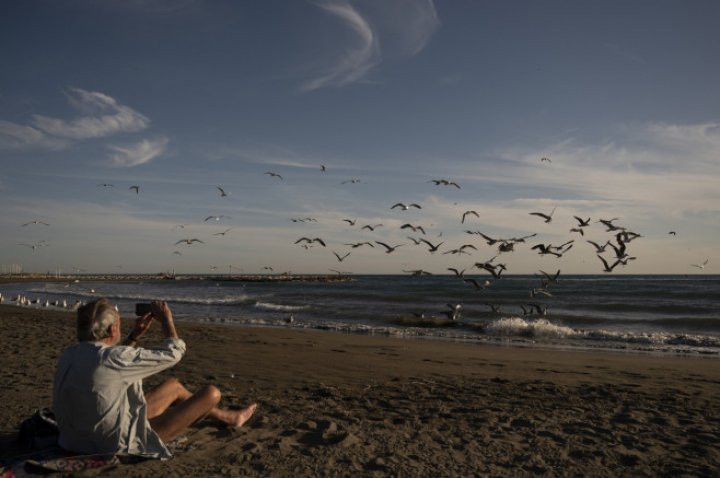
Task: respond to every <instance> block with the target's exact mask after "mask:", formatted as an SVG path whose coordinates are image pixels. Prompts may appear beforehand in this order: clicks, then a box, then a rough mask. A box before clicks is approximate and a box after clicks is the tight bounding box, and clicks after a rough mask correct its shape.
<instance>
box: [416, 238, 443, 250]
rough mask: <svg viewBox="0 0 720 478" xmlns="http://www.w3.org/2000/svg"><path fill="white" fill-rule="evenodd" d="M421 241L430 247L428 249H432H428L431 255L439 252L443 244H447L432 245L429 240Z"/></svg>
mask: <svg viewBox="0 0 720 478" xmlns="http://www.w3.org/2000/svg"><path fill="white" fill-rule="evenodd" d="M420 241H421V242H424V243H425V244H427V245H428V247H429V248H430V249H428V251H429V252H430V254H432V253H434V252H437V250H438V248H439V247H440V246H442V245H443V244H445V242H439V243H437V244H433V243H431V242H430V241H428V240H427V239H422V238H421V239H420Z"/></svg>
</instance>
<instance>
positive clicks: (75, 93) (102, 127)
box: [33, 88, 150, 140]
mask: <svg viewBox="0 0 720 478" xmlns="http://www.w3.org/2000/svg"><path fill="white" fill-rule="evenodd" d="M67 95H68V99H69V101H70V104H71V105H73V106H74V107H75V108H76V109H78V110H80V111H84V112H88V113H91V114H93V115H91V116H83V117H80V118H76V119H73V120H69V121H68V120H64V119H60V118H51V117H49V116H43V115H35V116H34V117H33V126H34V127H35V128H36V129H38V130H40V131H42V132H44V133H46V134H48V135H51V136H54V137H59V138H68V139H74V140H82V139H90V138H101V137H105V136H110V135H113V134H117V133H123V132H130V133H134V132H137V131H141V130H144V129H146V128H147V127H148V126H149V125H150V120H149V119H148V118H147V117H145V116H144V115H142V114H140V113H138V112H137V111H135V110H134V109H132V108H130V107H128V106H124V105H121V104H119V103H118V102H117V101H116V100H115V99H114V98H112V97H110V96H108V95H105V94H103V93H98V92H95V91H85V90H82V89H80V88H71V89H69V90H68V92H67Z"/></svg>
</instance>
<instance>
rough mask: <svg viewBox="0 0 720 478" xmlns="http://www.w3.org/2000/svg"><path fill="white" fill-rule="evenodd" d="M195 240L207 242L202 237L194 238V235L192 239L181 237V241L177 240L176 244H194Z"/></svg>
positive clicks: (201, 242)
mask: <svg viewBox="0 0 720 478" xmlns="http://www.w3.org/2000/svg"><path fill="white" fill-rule="evenodd" d="M195 242H197V243H200V244H205V243H204V242H203V241H201V240H200V239H197V238H194V237H193V238H192V239H180V240H179V241H177V242H176V243H175V245H176V246H177V245H178V244H188V245H191V244H193V243H195Z"/></svg>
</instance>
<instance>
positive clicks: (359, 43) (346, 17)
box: [302, 1, 381, 91]
mask: <svg viewBox="0 0 720 478" xmlns="http://www.w3.org/2000/svg"><path fill="white" fill-rule="evenodd" d="M318 6H319V7H320V8H322V9H323V10H325V11H326V12H328V13H330V14H331V15H334V16H336V17H337V18H339V19H341V20H342V21H343V22H344V23H345V25H346V26H347V27H349V28H350V30H351V31H352V32H353V33H354V41H353V44H352V45H351V46H349V47H348V48H347V50H345V52H344V53H343V55H342V56H341V57H340V58H339V59H338V61H337V63H335V64H334V65H332V66H331V67H330V68H328V70H327V71H325V72H324V73H323V74H322V75H321V76H319V77H317V78H314V79H312V80H310V81H308V82H306V83H305V84H304V85H303V87H302V89H303V90H304V91H312V90H316V89H318V88H322V87H325V86H343V85H346V84H348V83H352V82H355V81H357V80H358V79H360V78H362V77H363V76H365V74H367V73H368V71H370V70H371V69H372V68H373V67H375V66H376V65H378V64H379V63H380V61H381V57H380V48H379V45H378V41H377V37H376V36H375V34H374V33H373V30H372V28H371V27H370V25H369V24H368V22H367V20H365V18H363V16H362V15H360V14H359V13H358V11H357V10H355V8H353V7H352V5H350V4H349V3H348V2H346V1H339V2H333V1H326V2H322V3H318Z"/></svg>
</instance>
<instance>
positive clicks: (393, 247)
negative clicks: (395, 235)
mask: <svg viewBox="0 0 720 478" xmlns="http://www.w3.org/2000/svg"><path fill="white" fill-rule="evenodd" d="M375 244H380V245H381V246H383V247H384V248H385V249H386V251H385V254H390V253H391V252H394V251H395V249H397V248H398V247H400V246H404V245H405V244H398V245H397V246H390V245H388V244H385V243H384V242H380V241H375Z"/></svg>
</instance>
